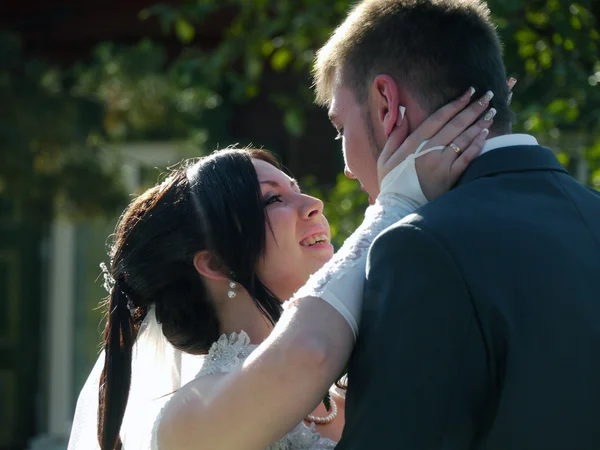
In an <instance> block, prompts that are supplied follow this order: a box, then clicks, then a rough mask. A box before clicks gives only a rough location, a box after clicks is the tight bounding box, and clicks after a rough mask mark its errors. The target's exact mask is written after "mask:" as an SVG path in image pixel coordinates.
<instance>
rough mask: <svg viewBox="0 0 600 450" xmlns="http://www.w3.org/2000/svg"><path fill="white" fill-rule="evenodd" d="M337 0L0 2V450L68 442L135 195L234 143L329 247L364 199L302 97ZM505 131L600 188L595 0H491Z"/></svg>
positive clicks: (319, 115)
mask: <svg viewBox="0 0 600 450" xmlns="http://www.w3.org/2000/svg"><path fill="white" fill-rule="evenodd" d="M349 4H350V2H349V1H346V0H331V1H323V0H219V1H217V0H214V1H210V0H200V1H189V2H184V1H172V2H168V3H160V4H158V3H155V2H153V1H152V0H128V1H127V2H121V1H116V0H104V1H102V2H99V1H80V0H77V1H76V0H46V1H45V2H34V1H33V0H19V1H13V2H3V5H2V6H1V7H0V449H1V450H9V449H10V450H13V449H32V450H33V449H44V450H46V449H47V450H59V449H60V450H63V449H65V448H66V439H67V436H68V433H69V429H70V425H71V418H72V415H73V411H74V406H75V402H76V399H77V394H78V392H79V390H80V388H81V386H82V384H83V382H84V381H85V378H86V375H87V373H88V371H89V370H90V368H91V365H92V363H93V362H94V361H95V359H96V356H97V352H98V342H99V332H100V329H101V327H100V325H99V324H100V321H101V316H102V311H101V310H99V309H98V308H97V307H98V304H99V302H100V300H101V299H102V298H103V296H104V295H105V293H104V292H103V289H102V287H101V281H100V280H99V278H98V277H99V273H100V269H99V267H98V264H99V263H100V262H102V261H107V257H106V247H107V242H109V241H107V238H108V236H109V235H110V233H111V232H112V230H113V228H114V225H115V222H116V219H117V218H118V214H119V212H120V211H122V209H123V207H124V206H125V205H126V204H127V202H128V200H129V199H130V198H131V196H132V195H133V194H135V193H139V192H140V191H141V190H143V189H144V188H145V187H148V186H150V185H152V184H154V183H155V182H156V181H157V180H158V179H159V178H160V176H161V173H164V170H165V168H166V167H167V166H169V165H170V164H173V163H175V162H177V161H179V160H180V159H181V158H183V157H187V156H199V155H203V154H206V153H208V152H210V151H211V150H213V149H215V148H222V147H225V146H228V145H230V144H234V143H239V144H240V145H246V144H250V143H252V144H254V145H256V146H261V147H264V148H267V149H269V150H272V151H274V152H276V153H277V154H278V155H279V156H280V158H281V160H282V161H283V162H284V164H285V165H286V166H287V167H288V168H289V169H290V170H291V171H292V172H293V173H294V174H295V175H296V176H297V177H298V178H300V180H301V181H302V184H303V187H304V188H305V189H307V190H309V191H311V192H313V193H316V194H318V195H319V196H320V197H321V198H323V199H325V200H326V213H327V215H328V217H329V220H330V221H331V224H332V230H333V233H334V234H335V243H336V245H339V243H340V242H341V241H342V240H343V238H344V237H345V236H347V235H348V233H349V232H350V231H351V230H352V229H353V228H354V227H355V226H356V224H357V223H359V221H360V220H361V217H362V212H363V211H364V208H365V204H366V198H365V196H364V194H362V193H361V191H360V189H359V187H358V185H357V183H356V182H352V181H350V180H347V179H345V178H344V177H343V175H341V171H342V168H343V167H342V165H343V164H342V158H341V153H340V149H339V145H338V143H337V142H336V141H334V139H333V137H334V130H333V128H332V127H331V126H330V125H329V123H328V120H327V115H326V112H325V111H324V110H322V109H319V108H317V107H315V106H314V105H313V104H312V98H313V96H312V93H311V89H310V85H311V80H310V75H309V70H310V64H311V61H312V59H313V57H314V54H315V50H316V49H318V48H319V46H320V45H322V44H323V43H324V42H325V40H326V39H327V37H328V35H329V33H330V32H331V31H332V29H333V27H334V26H335V25H336V24H338V23H339V22H340V21H341V20H342V19H343V17H344V16H345V14H346V12H347V10H348V8H349ZM490 7H491V8H492V11H493V13H494V16H495V20H496V23H497V24H498V30H499V33H500V35H501V36H502V39H503V42H504V49H505V60H506V66H507V69H508V71H509V75H512V76H515V77H516V78H518V80H519V82H518V84H517V86H516V88H515V90H514V99H513V107H514V109H515V111H516V112H517V118H518V119H517V122H516V125H515V129H516V130H517V131H525V132H530V133H534V134H535V135H536V136H537V137H538V139H539V140H540V141H542V142H543V143H545V144H546V145H548V146H551V147H552V148H553V149H554V150H555V151H556V152H557V154H558V156H559V158H560V160H561V162H562V163H563V164H564V165H565V166H566V167H567V168H568V169H569V170H570V172H571V174H572V175H574V176H575V177H577V178H578V179H579V180H581V181H582V182H584V183H586V184H589V185H590V186H593V187H595V188H597V189H600V131H599V130H600V127H599V125H600V86H599V83H600V61H599V58H598V55H599V54H600V50H599V46H600V33H599V28H598V20H599V19H600V2H599V1H591V0H588V1H582V2H580V3H572V2H568V1H562V0H550V1H538V0H527V1H525V0H494V1H491V2H490Z"/></svg>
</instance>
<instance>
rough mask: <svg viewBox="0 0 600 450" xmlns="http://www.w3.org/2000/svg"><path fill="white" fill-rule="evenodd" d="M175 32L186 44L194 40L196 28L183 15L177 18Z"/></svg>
mask: <svg viewBox="0 0 600 450" xmlns="http://www.w3.org/2000/svg"><path fill="white" fill-rule="evenodd" d="M175 34H177V37H178V38H179V40H180V41H181V42H183V43H184V44H189V43H190V42H192V41H193V40H194V36H195V35H196V30H195V29H194V27H193V26H192V24H191V23H190V22H188V21H187V20H186V19H184V18H183V17H178V18H177V19H176V20H175Z"/></svg>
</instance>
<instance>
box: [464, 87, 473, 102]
mask: <svg viewBox="0 0 600 450" xmlns="http://www.w3.org/2000/svg"><path fill="white" fill-rule="evenodd" d="M474 93H475V88H474V87H473V86H471V87H470V88H469V89H467V92H465V93H464V94H463V96H462V97H461V98H462V99H463V100H465V101H466V100H468V99H470V98H471V97H473V94H474Z"/></svg>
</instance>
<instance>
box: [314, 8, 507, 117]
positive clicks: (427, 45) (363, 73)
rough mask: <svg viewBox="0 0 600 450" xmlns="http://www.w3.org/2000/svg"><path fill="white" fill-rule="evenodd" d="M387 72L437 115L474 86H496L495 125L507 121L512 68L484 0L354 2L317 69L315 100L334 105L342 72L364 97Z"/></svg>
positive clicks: (322, 52)
mask: <svg viewBox="0 0 600 450" xmlns="http://www.w3.org/2000/svg"><path fill="white" fill-rule="evenodd" d="M380 73H386V74H388V75H390V76H392V77H393V78H394V79H395V80H396V82H397V83H399V84H400V85H402V86H404V87H405V88H406V89H408V90H409V91H410V92H411V94H412V95H413V96H414V97H415V99H416V100H417V101H419V102H420V104H421V106H422V107H423V109H424V110H425V111H427V112H430V113H431V112H433V111H435V110H436V109H437V108H439V107H441V106H442V105H443V104H445V103H447V102H448V101H449V100H451V99H452V98H455V97H457V96H459V95H460V94H462V93H463V92H465V91H466V90H467V89H468V87H469V86H473V87H475V88H476V89H477V91H479V93H481V94H483V93H484V92H485V91H486V90H488V89H491V90H492V91H493V92H494V93H495V94H496V96H495V97H494V100H493V102H494V107H495V108H496V109H497V111H498V114H497V115H496V118H495V121H494V125H499V124H504V125H506V124H508V126H509V127H510V121H511V119H512V113H511V112H510V109H509V108H508V104H507V102H506V99H507V97H508V88H507V86H506V71H505V68H504V63H503V61H502V50H501V45H500V40H499V38H498V35H497V34H496V29H495V26H494V25H493V23H492V22H491V19H490V11H489V8H488V7H487V5H486V4H485V3H484V2H482V1H481V0H363V1H361V2H359V3H358V4H356V5H355V6H354V7H353V8H352V10H351V11H350V13H349V14H348V17H347V18H346V20H344V22H343V23H342V24H341V25H340V26H339V27H338V28H337V29H336V30H335V31H334V33H333V34H332V35H331V37H330V38H329V40H328V41H327V43H326V44H325V45H324V46H323V47H322V48H321V49H320V50H319V51H318V52H317V56H316V59H315V64H314V67H313V79H314V88H315V94H316V102H317V103H318V104H320V105H328V104H329V103H330V102H331V91H332V85H333V82H334V80H335V79H336V77H339V79H340V81H341V82H342V83H343V84H344V85H345V86H347V87H349V88H350V89H351V90H352V91H353V92H354V94H355V96H356V98H357V100H358V101H359V102H361V103H362V102H364V101H365V100H366V98H367V94H368V86H369V85H370V83H371V82H372V80H373V79H374V78H375V76H376V75H377V74H380Z"/></svg>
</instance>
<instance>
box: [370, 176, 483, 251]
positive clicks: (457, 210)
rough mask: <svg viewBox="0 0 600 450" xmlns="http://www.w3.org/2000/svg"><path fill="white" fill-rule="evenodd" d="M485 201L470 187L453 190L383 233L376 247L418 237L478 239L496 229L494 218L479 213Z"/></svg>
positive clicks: (443, 239) (378, 238)
mask: <svg viewBox="0 0 600 450" xmlns="http://www.w3.org/2000/svg"><path fill="white" fill-rule="evenodd" d="M484 201H485V199H484V198H482V197H480V196H478V195H477V193H476V192H471V189H470V187H469V186H464V187H463V188H461V189H457V190H454V191H450V192H448V193H446V194H444V195H443V196H442V197H440V198H438V199H436V200H434V201H432V202H430V203H428V204H426V205H424V206H422V207H421V208H419V209H418V210H417V211H415V212H414V213H412V214H410V215H408V216H406V217H404V218H403V219H402V220H400V221H398V222H396V223H395V224H393V225H391V226H390V227H388V228H386V229H385V230H383V231H382V232H381V233H380V234H379V236H378V237H377V239H376V240H375V241H374V242H373V246H375V245H376V244H377V243H380V244H381V245H383V242H384V241H388V242H389V240H390V239H393V240H396V239H403V238H404V239H407V240H411V239H413V238H414V237H415V235H417V234H418V235H420V236H422V237H425V236H427V237H429V238H432V239H434V240H441V241H446V240H447V239H452V240H455V239H462V238H463V237H465V238H466V237H468V236H471V237H472V238H473V239H477V236H478V235H480V234H481V233H478V232H477V231H478V230H481V229H482V228H490V227H493V226H494V224H493V217H492V216H486V215H485V214H478V213H476V211H481V208H478V207H477V204H478V203H479V202H484ZM378 241H379V242H378Z"/></svg>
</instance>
